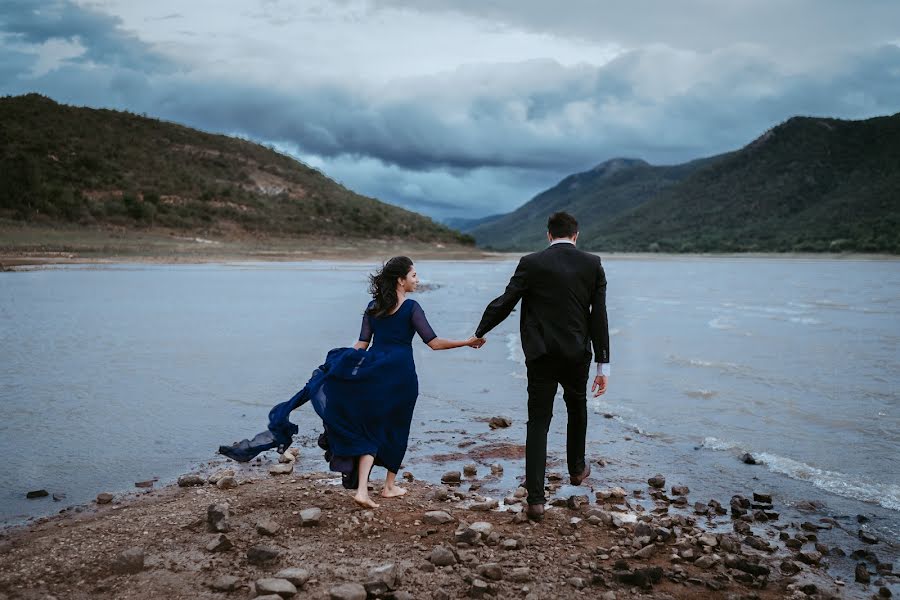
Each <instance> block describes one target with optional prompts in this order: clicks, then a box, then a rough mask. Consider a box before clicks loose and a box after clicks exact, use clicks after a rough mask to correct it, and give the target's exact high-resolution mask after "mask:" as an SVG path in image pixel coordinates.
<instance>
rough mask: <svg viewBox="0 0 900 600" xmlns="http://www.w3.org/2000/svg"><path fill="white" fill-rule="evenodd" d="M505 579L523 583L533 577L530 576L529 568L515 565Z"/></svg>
mask: <svg viewBox="0 0 900 600" xmlns="http://www.w3.org/2000/svg"><path fill="white" fill-rule="evenodd" d="M506 579H507V580H508V581H512V582H513V583H525V582H526V581H531V580H532V579H533V577H532V576H531V569H529V568H528V567H516V568H515V569H513V570H512V571H510V572H509V574H508V575H507V577H506Z"/></svg>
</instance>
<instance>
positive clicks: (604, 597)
mask: <svg viewBox="0 0 900 600" xmlns="http://www.w3.org/2000/svg"><path fill="white" fill-rule="evenodd" d="M600 600H616V593H615V592H614V591H612V590H610V591H608V592H603V593H602V594H600Z"/></svg>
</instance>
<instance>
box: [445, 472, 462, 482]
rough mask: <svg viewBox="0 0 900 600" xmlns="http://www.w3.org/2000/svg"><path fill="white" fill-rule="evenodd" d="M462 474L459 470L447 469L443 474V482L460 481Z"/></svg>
mask: <svg viewBox="0 0 900 600" xmlns="http://www.w3.org/2000/svg"><path fill="white" fill-rule="evenodd" d="M461 481H462V474H461V473H460V472H459V471H447V472H446V473H444V474H443V475H441V483H460V482H461Z"/></svg>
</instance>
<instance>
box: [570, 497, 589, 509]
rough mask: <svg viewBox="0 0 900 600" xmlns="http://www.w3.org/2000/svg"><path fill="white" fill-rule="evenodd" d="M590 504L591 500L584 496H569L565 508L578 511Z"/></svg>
mask: <svg viewBox="0 0 900 600" xmlns="http://www.w3.org/2000/svg"><path fill="white" fill-rule="evenodd" d="M590 503H591V499H590V498H588V496H587V495H585V494H581V495H574V496H569V498H568V499H567V500H566V506H568V507H569V508H571V509H572V510H580V509H581V507H582V506H587V505H588V504H590Z"/></svg>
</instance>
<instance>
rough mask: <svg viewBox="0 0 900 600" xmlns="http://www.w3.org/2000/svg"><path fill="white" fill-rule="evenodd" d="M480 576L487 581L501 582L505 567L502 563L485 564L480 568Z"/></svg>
mask: <svg viewBox="0 0 900 600" xmlns="http://www.w3.org/2000/svg"><path fill="white" fill-rule="evenodd" d="M478 574H479V575H481V576H482V577H484V578H485V579H491V580H493V581H500V580H501V579H503V567H501V566H500V563H484V564H483V565H479V566H478Z"/></svg>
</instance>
